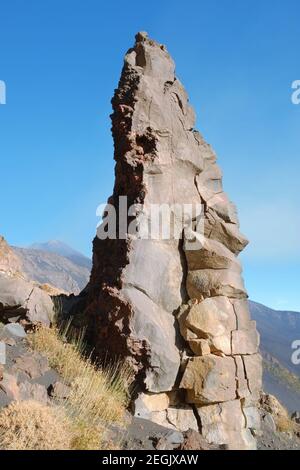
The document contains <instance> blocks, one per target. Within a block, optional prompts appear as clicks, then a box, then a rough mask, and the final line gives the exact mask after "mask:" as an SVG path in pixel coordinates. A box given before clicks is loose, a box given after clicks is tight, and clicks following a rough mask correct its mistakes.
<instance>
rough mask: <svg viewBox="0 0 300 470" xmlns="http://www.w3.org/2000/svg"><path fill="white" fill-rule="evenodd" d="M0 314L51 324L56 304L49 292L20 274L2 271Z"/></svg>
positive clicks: (5, 316)
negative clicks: (12, 274)
mask: <svg viewBox="0 0 300 470" xmlns="http://www.w3.org/2000/svg"><path fill="white" fill-rule="evenodd" d="M0 316H2V317H4V318H5V319H6V320H7V319H9V318H10V317H21V316H22V317H26V318H27V319H28V320H29V321H30V322H32V323H43V324H45V325H49V324H50V322H51V321H52V320H53V317H54V304H53V301H52V299H51V297H50V296H49V295H48V294H47V292H45V291H43V290H42V289H40V288H39V287H38V286H37V285H35V284H34V283H32V282H29V281H26V280H25V279H23V278H21V277H19V276H10V275H8V274H7V273H0Z"/></svg>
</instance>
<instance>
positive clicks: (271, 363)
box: [249, 301, 300, 411]
mask: <svg viewBox="0 0 300 470" xmlns="http://www.w3.org/2000/svg"><path fill="white" fill-rule="evenodd" d="M249 303H250V311H251V316H252V318H253V319H254V320H256V322H257V329H258V331H259V332H260V335H261V353H262V356H263V360H264V389H265V390H266V391H267V392H269V393H272V394H273V395H275V396H276V397H277V398H278V399H279V400H280V401H281V402H282V404H284V405H285V406H286V407H287V408H288V409H289V411H295V410H300V365H295V364H293V363H292V361H291V356H292V353H293V349H292V347H291V345H292V342H293V341H295V340H297V339H300V313H298V312H285V311H278V310H272V309H271V308H268V307H266V306H264V305H262V304H259V303H257V302H253V301H250V302H249Z"/></svg>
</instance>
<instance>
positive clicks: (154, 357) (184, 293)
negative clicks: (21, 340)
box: [86, 33, 262, 449]
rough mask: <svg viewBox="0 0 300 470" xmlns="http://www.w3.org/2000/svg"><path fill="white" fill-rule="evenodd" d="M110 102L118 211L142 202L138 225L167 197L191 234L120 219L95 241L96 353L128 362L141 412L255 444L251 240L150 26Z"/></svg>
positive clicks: (92, 324)
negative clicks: (244, 269)
mask: <svg viewBox="0 0 300 470" xmlns="http://www.w3.org/2000/svg"><path fill="white" fill-rule="evenodd" d="M112 105H113V114H112V133H113V138H114V145H115V153H114V158H115V160H116V167H115V185H114V190H113V195H112V196H111V198H110V199H109V203H110V204H111V205H112V206H113V207H114V208H115V210H116V220H117V221H118V222H120V219H121V216H122V211H123V208H122V207H121V205H122V202H121V199H120V196H126V197H127V204H128V207H129V206H131V205H132V204H138V206H137V207H138V208H137V210H136V212H135V213H134V212H132V213H131V214H129V215H128V219H127V222H128V223H131V222H135V223H136V225H137V226H138V227H139V226H141V225H142V221H145V220H146V221H147V222H149V221H150V222H151V220H152V219H151V217H152V212H151V210H152V207H153V205H161V204H164V205H167V206H168V207H169V208H171V215H172V221H173V225H172V227H173V228H174V227H182V237H181V238H180V239H177V238H176V237H174V236H171V237H169V238H164V237H159V238H155V237H153V238H151V237H150V239H145V238H143V237H137V236H134V235H133V234H132V233H131V232H130V231H129V230H127V232H126V234H125V236H124V233H123V232H122V229H121V228H120V227H118V228H117V232H116V239H113V238H112V237H107V238H106V239H100V238H99V236H98V237H96V238H95V240H94V253H93V269H92V275H91V280H90V289H89V300H88V307H87V311H86V312H87V314H88V318H89V335H90V340H91V341H92V342H93V344H94V346H95V350H96V352H97V354H98V355H105V357H107V354H109V355H110V356H111V357H121V358H122V359H123V360H124V361H126V362H127V363H128V364H130V365H131V367H132V369H133V371H134V373H135V390H137V391H138V392H139V394H138V396H137V397H134V399H135V413H136V415H139V416H142V417H147V418H150V419H151V420H153V421H156V422H157V423H160V424H164V425H167V426H169V427H173V428H177V429H181V430H186V429H188V428H192V429H199V430H200V432H201V433H202V435H203V436H204V438H205V439H206V440H207V441H208V442H210V443H213V444H225V445H227V446H228V447H229V448H231V449H232V448H237V449H252V448H255V438H254V437H253V436H254V435H255V430H257V429H258V428H259V414H258V412H257V407H256V402H257V399H258V394H259V390H260V388H261V375H262V372H261V360H260V356H259V355H258V343H259V338H258V333H257V331H256V325H255V322H252V321H251V319H250V316H249V310H248V304H247V293H246V290H245V287H244V284H243V280H242V277H241V265H240V263H239V261H238V259H237V255H238V254H239V253H240V251H242V249H243V248H244V247H245V246H246V245H247V240H246V239H245V238H244V236H243V235H242V234H241V233H240V231H239V224H238V218H237V213H236V209H235V206H234V205H233V204H232V203H231V202H230V200H229V199H228V197H227V195H226V194H225V193H224V192H223V189H222V176H221V172H220V169H219V168H218V166H217V164H216V156H215V154H214V152H213V150H212V149H211V147H210V146H209V145H208V144H207V143H206V142H205V141H204V139H203V137H202V136H201V135H200V133H199V132H198V131H196V130H195V129H194V124H195V116H194V112H193V110H192V108H191V107H190V105H189V102H188V97H187V94H186V92H185V90H184V88H183V86H182V84H181V83H180V81H179V80H178V79H177V78H176V77H175V66H174V62H173V60H172V59H171V57H170V55H169V54H168V52H167V50H166V49H165V47H164V46H162V45H160V44H158V43H156V42H154V41H152V40H150V39H148V37H147V34H146V33H138V34H137V36H136V42H135V45H134V47H133V48H132V49H130V50H129V51H128V53H127V54H126V56H125V63H124V67H123V71H122V75H121V79H120V82H119V86H118V89H117V90H116V91H115V95H114V97H113V99H112ZM188 205H190V206H192V212H190V213H186V212H185V211H187V209H186V208H187V207H188ZM199 206H200V207H201V208H202V212H201V214H200V213H199V210H198V208H199ZM180 207H184V211H183V212H182V211H180V210H179V209H178V208H180ZM187 212H188V211H187ZM200 221H201V223H200ZM104 223H106V221H105V222H104V221H103V224H104ZM99 233H102V234H103V225H102V226H100V228H99V231H98V235H99ZM102 238H104V237H102Z"/></svg>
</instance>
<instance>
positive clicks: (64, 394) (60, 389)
mask: <svg viewBox="0 0 300 470" xmlns="http://www.w3.org/2000/svg"><path fill="white" fill-rule="evenodd" d="M48 393H49V395H50V396H51V397H52V398H58V399H60V400H64V399H65V398H68V396H69V395H70V393H71V388H70V387H69V386H68V385H66V384H64V383H63V382H55V383H54V385H50V387H49V388H48Z"/></svg>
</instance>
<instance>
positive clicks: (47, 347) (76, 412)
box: [29, 327, 130, 423]
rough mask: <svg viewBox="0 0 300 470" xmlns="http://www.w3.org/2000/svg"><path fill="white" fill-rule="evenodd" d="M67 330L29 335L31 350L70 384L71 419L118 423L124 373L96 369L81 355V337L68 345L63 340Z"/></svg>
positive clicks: (126, 378)
mask: <svg viewBox="0 0 300 470" xmlns="http://www.w3.org/2000/svg"><path fill="white" fill-rule="evenodd" d="M66 335H67V331H66V330H64V331H63V332H59V330H58V329H57V328H44V327H43V328H40V329H39V330H38V331H36V332H35V333H33V334H32V335H29V341H30V345H31V347H32V348H33V349H34V350H36V351H38V352H40V353H43V354H45V355H46V356H47V358H48V360H49V364H50V366H51V367H53V368H54V369H56V370H57V371H58V372H59V374H60V375H61V376H62V378H63V380H64V381H65V382H66V383H68V384H70V385H71V395H70V397H69V399H68V403H67V405H68V408H69V413H71V415H72V417H74V418H77V417H78V416H79V417H80V419H84V420H88V421H89V422H90V423H97V422H98V421H99V420H100V421H102V422H105V423H107V422H108V423H110V422H122V419H123V417H124V412H125V408H126V405H127V400H128V392H127V388H126V385H127V383H128V381H129V375H130V374H129V373H128V371H126V370H124V369H122V367H119V366H118V365H117V366H115V367H108V368H103V369H100V368H96V367H95V365H94V364H93V363H92V362H91V360H90V359H89V358H86V357H84V356H83V346H82V344H83V343H82V336H83V335H79V337H75V338H74V337H73V340H72V342H71V343H68V342H66V340H65V339H64V338H65V337H66Z"/></svg>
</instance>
